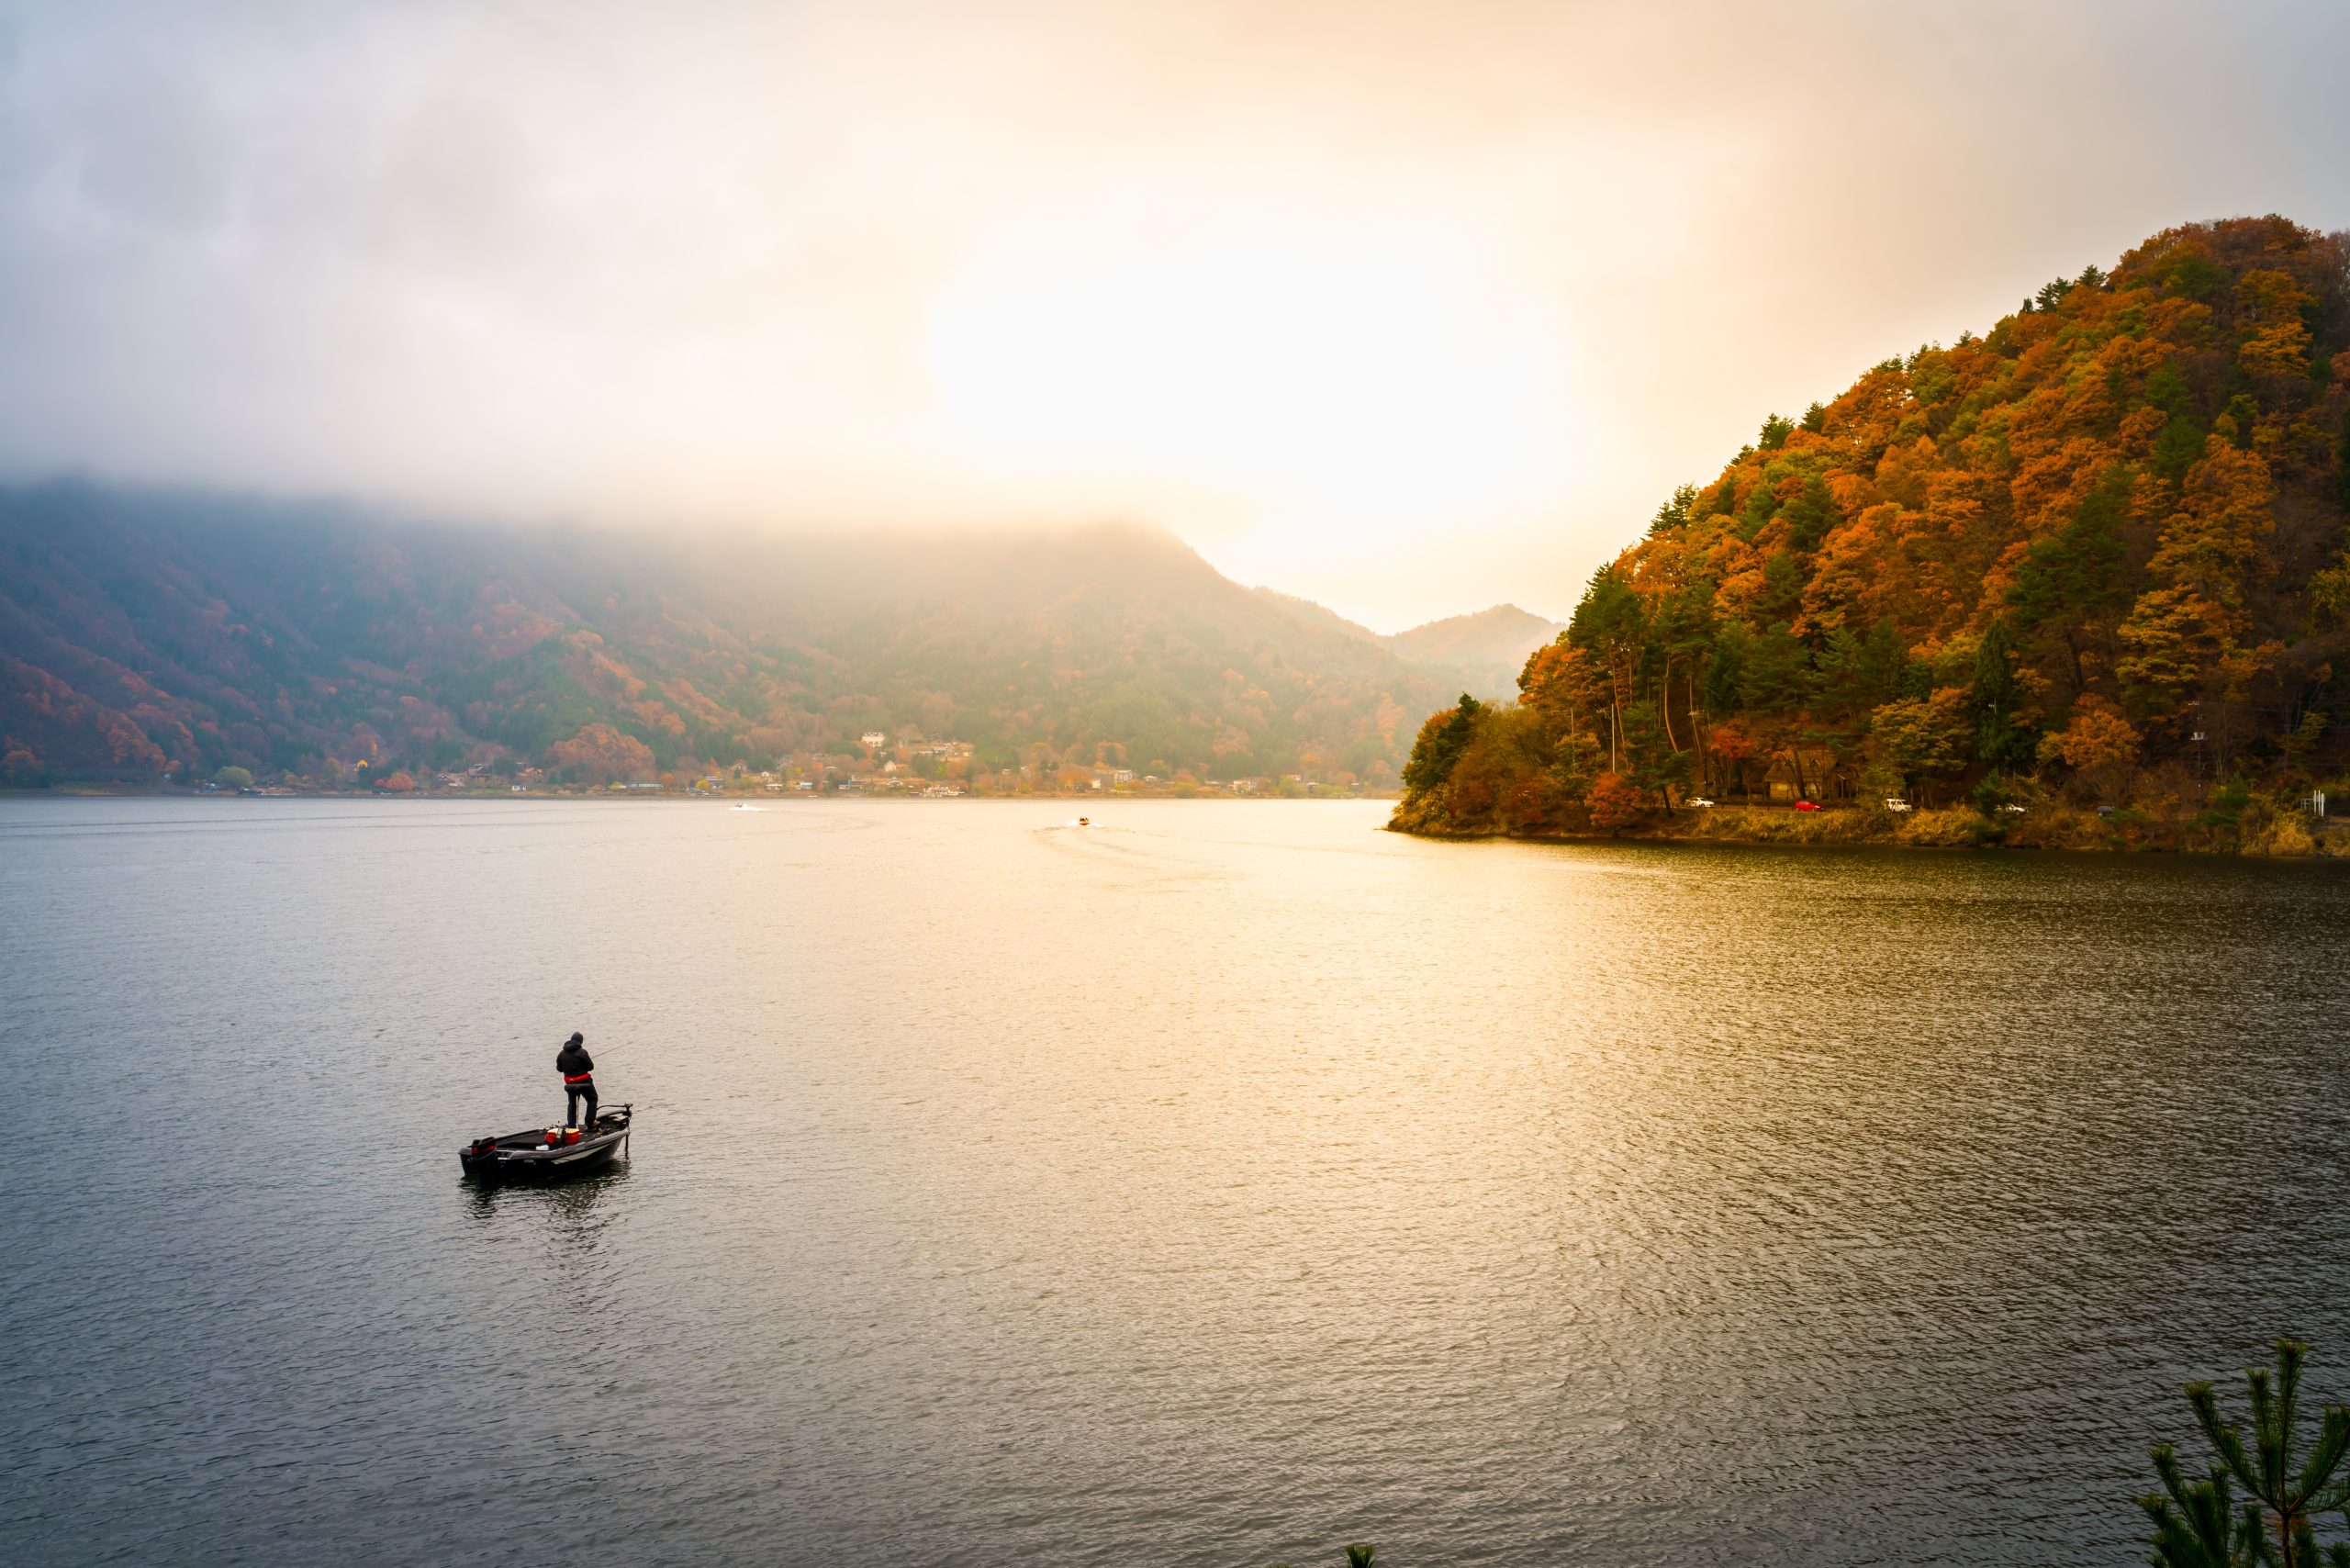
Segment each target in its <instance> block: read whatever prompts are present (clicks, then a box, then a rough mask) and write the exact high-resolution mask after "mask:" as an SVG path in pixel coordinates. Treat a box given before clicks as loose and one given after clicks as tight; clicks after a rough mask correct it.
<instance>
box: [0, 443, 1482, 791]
mask: <svg viewBox="0 0 2350 1568" xmlns="http://www.w3.org/2000/svg"><path fill="white" fill-rule="evenodd" d="M1448 685H1449V683H1448V681H1446V680H1439V679H1436V678H1432V677H1431V675H1430V674H1428V673H1427V672H1425V671H1423V670H1421V669H1418V668H1416V667H1415V666H1412V665H1410V664H1408V663H1406V662H1405V661H1404V660H1403V659H1401V658H1399V657H1398V656H1396V655H1394V654H1393V653H1391V652H1389V651H1388V650H1387V649H1386V648H1384V647H1382V646H1379V645H1377V644H1376V643H1375V642H1374V643H1366V642H1365V641H1363V640H1362V639H1360V638H1358V637H1355V636H1351V635H1348V634H1347V633H1344V632H1342V631H1339V630H1336V629H1333V628H1330V627H1327V626H1316V625H1314V624H1311V623H1309V622H1306V621H1304V620H1301V619H1300V618H1299V617H1298V616H1296V615H1294V614H1287V613H1276V612H1274V610H1272V609H1271V608H1270V606H1269V605H1268V604H1267V603H1266V602H1265V601H1264V599H1262V598H1261V597H1260V596H1258V595H1256V594H1252V593H1251V592H1250V591H1249V590H1248V589H1246V588H1241V587H1240V586H1238V585H1237V584H1235V583H1232V582H1230V581H1228V580H1227V579H1225V577H1221V576H1220V575H1218V574H1217V573H1216V572H1215V571H1214V568H1212V567H1210V566H1208V565H1207V563H1205V562H1204V561H1203V560H1201V559H1200V557H1199V556H1198V555H1197V554H1194V553H1193V552H1192V550H1190V549H1189V548H1188V547H1186V546H1185V545H1183V544H1182V543H1181V542H1179V541H1177V540H1176V539H1174V538H1173V537H1172V536H1170V535H1169V534H1166V533H1164V532H1158V531H1156V530H1149V529H1142V528H1133V527H1102V528H1093V529H1086V530H1080V531H1074V532H1060V533H1028V534H1019V533H1001V534H989V535H970V534H961V535H939V536H935V537H927V538H921V539H915V538H912V537H865V538H846V537H837V538H825V537H818V538H797V539H766V538H760V539H754V538H744V537H738V538H732V539H719V538H711V539H704V540H698V541H688V542H685V543H677V542H674V541H655V540H654V539H652V538H649V537H646V536H643V535H621V534H605V533H593V532H578V531H570V532H564V531H553V530H532V529H523V528H510V527H508V528H500V527H457V526H451V525H446V524H438V523H431V522H424V521H413V520H406V519H399V518H389V517H385V516H381V515H377V514H371V513H368V512H366V511H364V510H359V509H353V508H331V507H323V506H297V505H289V504H283V503H276V502H267V501H262V500H257V499H252V498H234V497H231V498H218V497H200V496H188V495H175V494H159V493H152V492H133V491H124V490H115V489H108V488H104V487H94V486H87V485H53V486H43V487H17V488H8V489H0V779H5V780H6V781H7V782H10V783H15V784H20V785H21V784H28V783H39V782H43V781H50V780H62V779H73V778H85V779H97V778H110V779H129V780H136V779H147V778H158V777H161V776H162V775H163V774H164V773H165V772H166V771H174V772H177V773H178V774H179V775H180V776H182V777H186V776H188V775H189V774H190V773H191V772H205V773H208V772H209V771H211V770H212V769H215V768H217V767H220V766H222V765H225V764H236V765H239V766H243V767H252V768H253V769H255V770H256V771H270V772H277V771H285V772H292V773H297V774H301V775H304V776H310V775H313V774H316V773H319V772H320V771H327V772H332V771H335V770H337V769H341V768H348V767H353V766H355V764H356V763H358V762H360V761H363V760H364V761H366V762H368V763H370V764H371V766H373V767H375V768H376V769H377V770H378V771H381V770H382V769H383V768H385V767H394V766H397V767H410V768H414V767H449V766H453V765H456V764H458V763H462V762H469V761H478V760H483V759H487V758H491V757H502V758H510V759H515V760H518V761H521V762H526V763H532V764H536V765H540V766H545V767H550V768H552V769H557V770H561V769H565V768H568V769H570V770H571V771H572V773H573V774H574V775H575V776H577V777H581V778H591V779H592V778H621V777H639V776H644V775H649V774H652V773H655V772H659V771H666V770H669V769H672V768H677V767H686V766H688V765H694V766H700V765H708V764H711V763H725V762H730V761H733V760H737V759H740V760H743V761H746V762H751V763H758V764H764V763H766V762H767V761H770V760H776V759H781V758H784V757H788V756H802V755H807V756H827V755H832V756H837V755H838V754H840V753H844V752H854V751H855V750H856V737H857V736H858V735H859V734H861V733H864V732H866V731H868V730H873V729H880V730H884V731H887V732H889V733H891V734H896V733H897V732H899V731H900V730H902V729H905V728H908V727H912V728H917V729H919V730H920V731H922V732H923V734H926V735H929V736H931V737H933V738H947V737H952V738H956V739H959V740H963V741H968V742H970V743H971V744H972V745H974V746H975V747H976V748H978V756H977V759H976V763H975V766H976V767H983V768H993V769H1011V768H1015V767H1022V766H1026V767H1029V768H1030V769H1031V770H1032V771H1033V770H1035V769H1037V768H1042V769H1044V770H1045V771H1046V772H1049V771H1050V770H1051V769H1053V768H1054V767H1090V766H1091V765H1093V764H1094V763H1096V762H1097V761H1109V762H1114V763H1117V764H1119V765H1121V766H1127V767H1134V768H1136V769H1137V770H1142V769H1147V770H1149V771H1153V772H1158V773H1162V774H1163V775H1165V776H1168V777H1170V778H1171V777H1173V776H1175V775H1176V774H1179V773H1183V772H1190V773H1192V774H1193V775H1195V776H1197V777H1202V778H1206V777H1211V776H1213V777H1218V778H1232V777H1263V776H1278V775H1281V774H1299V775H1302V776H1304V777H1307V778H1325V779H1329V780H1332V781H1337V782H1344V781H1348V780H1360V781H1363V782H1368V783H1372V784H1384V783H1387V782H1389V781H1391V780H1392V779H1393V773H1394V770H1395V769H1396V768H1397V767H1398V766H1399V765H1400V763H1401V760H1402V756H1403V752H1404V748H1405V747H1406V746H1408V745H1409V742H1410V737H1411V733H1412V729H1413V726H1414V724H1415V722H1416V717H1417V715H1419V714H1421V713H1424V712H1426V711H1427V710H1428V709H1429V708H1430V707H1432V706H1434V705H1436V704H1438V703H1439V702H1441V701H1444V700H1449V699H1450V698H1451V697H1452V696H1454V695H1457V693H1456V692H1455V691H1453V690H1451V689H1448Z"/></svg>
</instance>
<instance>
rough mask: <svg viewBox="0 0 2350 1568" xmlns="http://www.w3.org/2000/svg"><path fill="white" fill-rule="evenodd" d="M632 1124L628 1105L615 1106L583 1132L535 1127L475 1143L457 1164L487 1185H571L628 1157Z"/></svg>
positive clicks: (461, 1151) (463, 1151)
mask: <svg viewBox="0 0 2350 1568" xmlns="http://www.w3.org/2000/svg"><path fill="white" fill-rule="evenodd" d="M632 1119H633V1118H632V1114H631V1108H630V1107H629V1106H627V1105H615V1106H613V1107H612V1108H611V1109H610V1110H609V1111H606V1112H604V1113H603V1114H600V1115H599V1116H598V1117H597V1118H596V1119H595V1121H593V1122H591V1123H590V1124H588V1126H584V1127H532V1128H530V1129H528V1130H527V1131H523V1132H519V1133H508V1134H506V1135H505V1136H503V1137H480V1138H476V1139H474V1141H473V1142H471V1143H469V1144H467V1145H465V1147H464V1148H461V1149H459V1150H458V1151H457V1163H458V1164H459V1165H460V1166H462V1167H464V1172H465V1174H466V1175H468V1176H473V1177H477V1178H479V1179H480V1180H482V1181H485V1182H567V1181H569V1180H570V1179H571V1178H573V1177H574V1176H585V1175H587V1174H588V1173H589V1172H591V1171H596V1170H604V1169H606V1168H607V1167H609V1166H610V1164H611V1163H612V1161H613V1160H614V1159H617V1158H618V1157H620V1156H621V1155H624V1154H626V1153H627V1152H628V1129H629V1123H630V1122H631V1121H632Z"/></svg>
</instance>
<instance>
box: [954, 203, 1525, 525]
mask: <svg viewBox="0 0 2350 1568" xmlns="http://www.w3.org/2000/svg"><path fill="white" fill-rule="evenodd" d="M1560 337H1561V333H1560V328H1559V325H1558V323H1557V321H1556V319H1555V317H1554V316H1552V315H1551V314H1550V312H1549V311H1548V310H1547V308H1544V307H1542V306H1540V305H1539V303H1538V302H1537V301H1536V300H1535V299H1534V298H1533V297H1532V296H1531V295H1520V296H1517V297H1510V296H1507V295H1505V294H1504V293H1502V292H1501V291H1499V290H1497V289H1495V288H1494V286H1492V284H1491V283H1490V282H1488V281H1486V280H1485V279H1484V278H1483V276H1481V269H1480V268H1478V267H1477V266H1476V265H1475V264H1473V259H1472V257H1470V256H1468V255H1465V254H1463V253H1460V251H1459V250H1458V249H1456V248H1453V247H1449V246H1447V245H1444V244H1441V243H1428V242H1426V241H1420V240H1417V239H1416V238H1413V237H1410V236H1395V235H1389V236H1372V237H1361V236H1351V237H1345V238H1340V237H1332V236H1325V235H1301V234H1295V233H1278V232H1268V233H1255V234H1248V235H1244V236H1238V237H1233V238H1228V239H1225V240H1221V241H1215V242H1213V243H1207V244H1194V245H1192V246H1188V247H1177V248H1170V249H1165V250H1160V251H1157V252H1150V253H1142V254H1136V253H1132V252H1128V253H1125V254H1114V253H1113V254H1103V253H1101V252H1100V251H1098V250H1095V251H1093V252H1091V253H1087V252H1085V251H1084V250H1083V249H1081V248H1069V247H1063V248H1061V249H1057V250H1054V249H1048V248H1046V247H1045V246H1043V245H1041V244H1035V243H1031V244H1028V245H1024V246H1021V247H1018V248H1016V249H1013V248H1007V249H1004V250H1002V251H999V252H997V253H995V254H993V255H991V256H990V258H989V259H988V260H986V261H985V262H983V263H980V264H979V265H978V266H976V267H974V268H972V269H971V270H969V271H968V272H967V273H966V274H964V275H963V277H962V278H961V279H960V280H959V281H958V283H957V285H956V286H954V287H953V288H952V289H950V290H949V291H948V292H947V294H946V296H945V297H943V299H942V300H941V302H940V304H939V306H938V308H937V310H936V312H935V314H934V319H933V325H932V332H931V339H930V364H931V370H932V373H933V375H934V377H935V379H936V382H937V384H938V387H939V391H940V394H941V397H942V399H943V402H944V405H945V409H946V415H947V418H948V420H949V421H950V423H951V426H952V429H953V431H954V433H955V435H956V437H957V439H958V440H959V441H960V442H962V443H963V444H965V445H966V446H967V447H968V448H969V449H971V450H972V451H973V452H974V453H975V454H977V455H978V456H979V458H980V460H981V461H983V462H984V463H986V464H987V465H990V466H992V467H996V468H999V469H1002V470H1004V471H1006V472H1008V473H1013V474H1022V475H1037V474H1051V473H1056V472H1057V473H1059V474H1062V475H1064V476H1067V475H1076V474H1081V475H1085V476H1101V477H1116V478H1125V479H1132V478H1136V477H1145V478H1149V479H1155V480H1158V481H1161V482H1166V483H1171V484H1175V485H1180V486H1182V487H1187V488H1193V489H1198V490H1203V491H1209V492H1214V493H1220V494H1224V495H1226V496H1229V497H1232V498H1236V499H1238V500H1240V501H1242V502H1244V503H1246V504H1247V505H1248V508H1249V509H1250V510H1254V511H1256V512H1257V513H1258V514H1259V515H1260V516H1265V517H1271V516H1275V515H1280V516H1284V517H1288V518H1293V519H1297V520H1299V521H1309V520H1310V521H1326V522H1329V523H1331V524H1335V525H1341V526H1349V527H1353V528H1366V527H1369V528H1376V527H1381V526H1386V527H1394V526H1399V525H1408V524H1413V523H1425V522H1427V521H1433V520H1438V519H1442V518H1446V517H1452V518H1459V517H1460V516H1462V515H1463V514H1464V513H1477V512H1491V511H1494V510H1504V509H1509V508H1516V507H1526V506H1531V505H1538V504H1539V503H1540V501H1541V500H1542V499H1543V498H1546V497H1550V496H1555V495H1556V494H1557V493H1558V491H1559V489H1560V488H1561V484H1562V478H1563V473H1564V470H1565V469H1566V467H1567V465H1568V451H1569V445H1570V442H1571V438H1572V420H1571V419H1570V417H1569V410H1568V408H1567V402H1568V399H1567V398H1566V397H1565V395H1564V393H1563V391H1562V388H1561V385H1560V374H1559V367H1560V366H1561V364H1563V363H1564V362H1565V360H1566V357H1567V356H1566V353H1565V351H1564V348H1563V345H1562V344H1561V342H1560Z"/></svg>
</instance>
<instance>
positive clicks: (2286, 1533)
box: [2138, 1339, 2350, 1568]
mask: <svg viewBox="0 0 2350 1568" xmlns="http://www.w3.org/2000/svg"><path fill="white" fill-rule="evenodd" d="M2308 1354H2309V1347H2308V1346H2306V1345H2303V1344H2301V1343H2300V1342H2299V1341H2297V1340H2292V1339H2279V1340H2278V1341H2277V1365H2276V1370H2275V1372H2274V1374H2273V1376H2272V1374H2271V1373H2270V1372H2268V1371H2267V1370H2266V1369H2264V1368H2260V1367H2254V1368H2251V1369H2249V1370H2247V1371H2246V1372H2245V1373H2244V1382H2245V1383H2247V1384H2248V1385H2249V1388H2250V1392H2251V1396H2252V1440H2251V1442H2250V1444H2249V1445H2247V1444H2246V1442H2245V1441H2244V1433H2243V1431H2242V1430H2241V1429H2240V1428H2238V1427H2237V1425H2236V1424H2235V1423H2234V1422H2233V1421H2226V1420H2222V1419H2221V1417H2220V1402H2219V1397H2218V1395H2217V1394H2214V1393H2213V1392H2212V1389H2211V1385H2210V1383H2188V1385H2187V1401H2188V1405H2189V1406H2192V1407H2193V1409H2194V1411H2195V1422H2196V1425H2197V1426H2199V1427H2200V1428H2202V1431H2203V1438H2204V1440H2205V1441H2206V1442H2208V1443H2210V1445H2211V1450H2212V1451H2213V1452H2214V1453H2215V1454H2217V1455H2218V1456H2219V1457H2218V1459H2217V1461H2216V1462H2214V1463H2213V1464H2212V1466H2211V1470H2210V1477H2209V1479H2207V1480H2203V1481H2194V1482H2190V1481H2188V1480H2187V1479H2186V1477H2185V1476H2184V1475H2183V1474H2182V1473H2180V1471H2179V1468H2178V1459H2177V1455H2176V1454H2175V1453H2174V1452H2173V1451H2172V1450H2171V1447H2170V1445H2169V1444H2167V1443H2165V1444H2163V1445H2162V1446H2161V1447H2159V1448H2156V1449H2155V1450H2154V1472H2155V1474H2156V1475H2157V1476H2158V1477H2159V1478H2160V1479H2161V1481H2162V1484H2163V1490H2162V1492H2160V1493H2149V1494H2147V1495H2145V1496H2143V1497H2141V1498H2139V1499H2138V1506H2140V1507H2142V1508H2143V1509H2145V1510H2146V1518H2147V1519H2148V1521H2149V1522H2150V1523H2152V1524H2153V1526H2154V1540H2153V1546H2154V1551H2153V1554H2152V1555H2151V1556H2150V1557H2148V1559H2147V1561H2148V1562H2152V1563H2154V1565H2155V1568H2272V1565H2273V1568H2350V1545H2344V1543H2342V1542H2340V1541H2335V1542H2332V1543H2330V1544H2328V1545H2327V1546H2326V1547H2325V1548H2324V1550H2323V1553H2322V1555H2321V1553H2320V1551H2319V1547H2318V1544H2317V1540H2316V1532H2315V1530H2314V1529H2313V1528H2312V1524H2311V1521H2312V1520H2313V1519H2314V1518H2316V1516H2318V1515H2320V1514H2327V1513H2335V1512H2341V1511H2343V1510H2344V1507H2345V1505H2350V1480H2339V1479H2336V1477H2335V1474H2334V1472H2336V1471H2337V1470H2339V1469H2340V1468H2341V1467H2342V1461H2343V1459H2344V1456H2345V1455H2350V1409H2344V1407H2343V1406H2339V1405H2328V1406H2323V1407H2322V1410H2321V1412H2320V1414H2319V1417H2318V1433H2317V1440H2316V1442H2315V1443H2314V1444H2313V1445H2311V1448H2310V1450H2309V1452H2308V1454H2307V1455H2306V1456H2303V1455H2301V1454H2300V1452H2299V1450H2300V1446H2301V1434H2300V1394H2301V1361H2302V1359H2303V1358H2304V1357H2305V1356H2307V1355H2308ZM2235 1485H2240V1486H2242V1487H2243V1488H2244V1490H2245V1491H2246V1492H2248V1493H2250V1494H2251V1500H2249V1501H2247V1502H2245V1503H2244V1505H2243V1506H2242V1508H2241V1509H2240V1510H2239V1509H2238V1508H2236V1507H2235V1506H2234V1505H2233V1502H2232V1499H2231V1488H2232V1486H2235ZM2344 1518H2345V1522H2350V1514H2345V1515H2344Z"/></svg>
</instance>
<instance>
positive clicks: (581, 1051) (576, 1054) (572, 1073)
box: [554, 1043, 596, 1078]
mask: <svg viewBox="0 0 2350 1568" xmlns="http://www.w3.org/2000/svg"><path fill="white" fill-rule="evenodd" d="M554 1070H556V1071H557V1072H559V1073H561V1074H563V1075H564V1077H565V1078H576V1077H578V1076H579V1075H580V1074H581V1073H583V1072H593V1071H595V1070H596V1062H595V1058H592V1057H590V1056H589V1055H588V1047H585V1046H575V1045H571V1044H569V1043H565V1046H564V1047H563V1049H561V1050H559V1051H557V1052H556V1053H555V1057H554Z"/></svg>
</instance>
